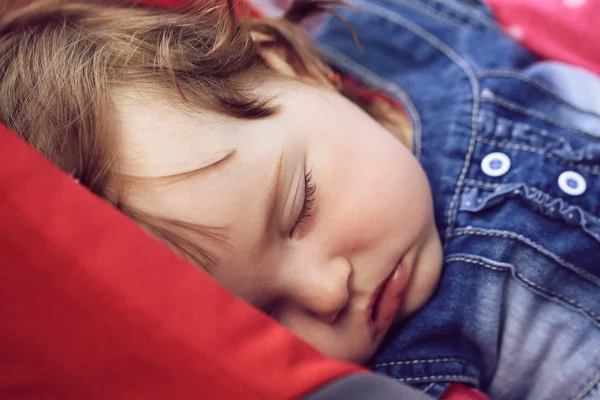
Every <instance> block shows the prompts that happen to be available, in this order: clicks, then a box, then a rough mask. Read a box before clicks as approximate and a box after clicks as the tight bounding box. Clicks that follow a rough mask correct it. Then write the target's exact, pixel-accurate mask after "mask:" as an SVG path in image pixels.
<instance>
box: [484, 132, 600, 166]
mask: <svg viewBox="0 0 600 400" xmlns="http://www.w3.org/2000/svg"><path fill="white" fill-rule="evenodd" d="M477 141H478V142H481V143H485V144H489V145H491V146H497V147H502V148H505V149H516V150H522V151H527V152H530V153H536V154H540V155H542V156H544V157H546V158H550V159H553V160H555V161H558V162H559V163H561V164H564V165H566V166H567V167H571V168H578V169H582V170H584V171H587V172H589V173H590V174H593V175H600V165H595V166H594V167H590V166H587V165H583V164H579V163H574V162H572V161H568V160H565V159H564V158H562V157H559V156H557V155H555V154H548V153H546V152H545V151H544V150H540V149H538V148H535V147H532V146H527V145H524V144H519V143H511V142H508V141H497V140H492V139H487V138H484V137H481V136H479V137H478V138H477Z"/></svg>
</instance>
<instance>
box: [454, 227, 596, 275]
mask: <svg viewBox="0 0 600 400" xmlns="http://www.w3.org/2000/svg"><path fill="white" fill-rule="evenodd" d="M463 235H481V236H495V237H503V238H506V239H514V240H518V241H520V242H522V243H524V244H526V245H528V246H530V247H532V248H533V249H535V250H537V251H539V252H540V253H542V254H544V255H545V256H547V257H550V258H551V259H553V260H554V261H555V262H557V263H559V264H560V265H561V266H563V267H565V268H567V269H569V270H571V271H573V272H574V273H575V274H577V275H579V276H581V277H582V278H584V279H585V280H587V281H589V282H591V283H593V284H595V285H597V286H600V278H598V277H596V276H594V275H592V274H590V273H589V272H587V271H585V270H582V269H581V268H579V267H576V266H575V265H573V264H571V263H569V262H568V261H566V260H563V259H562V258H561V257H559V256H558V255H556V254H554V253H553V252H551V251H550V250H548V249H546V248H545V247H543V246H541V245H540V244H538V243H536V242H534V241H532V240H531V239H528V238H526V237H524V236H522V235H518V234H515V233H512V232H507V231H495V230H493V231H482V230H479V229H473V228H470V229H458V230H456V231H455V233H453V236H463Z"/></svg>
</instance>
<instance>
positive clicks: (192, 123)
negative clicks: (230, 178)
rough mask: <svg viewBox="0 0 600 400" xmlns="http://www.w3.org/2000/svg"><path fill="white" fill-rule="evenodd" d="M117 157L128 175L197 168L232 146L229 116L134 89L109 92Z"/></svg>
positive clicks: (214, 160) (221, 156)
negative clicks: (115, 134)
mask: <svg viewBox="0 0 600 400" xmlns="http://www.w3.org/2000/svg"><path fill="white" fill-rule="evenodd" d="M113 98H114V107H115V109H114V112H115V114H116V122H117V134H118V136H119V159H120V164H121V168H123V169H124V171H123V172H124V173H126V174H128V175H141V176H162V175H169V174H178V173H181V172H183V171H184V170H190V169H197V168H201V167H202V166H203V165H206V164H211V163H214V162H216V161H217V159H220V158H223V157H224V156H225V155H226V154H227V153H229V152H230V151H231V150H232V149H234V148H235V147H236V143H235V140H234V139H235V138H234V137H233V136H234V133H235V132H236V131H237V128H236V126H237V123H236V121H235V119H234V118H232V117H228V116H225V115H221V114H219V113H216V112H213V111H210V110H207V109H200V108H198V107H191V106H186V105H184V104H182V103H181V102H176V101H171V100H168V99H166V96H165V95H158V94H156V93H151V92H150V93H148V92H146V91H140V90H127V91H124V90H122V91H120V92H118V93H116V94H115V95H114V97H113Z"/></svg>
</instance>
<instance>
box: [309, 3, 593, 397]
mask: <svg viewBox="0 0 600 400" xmlns="http://www.w3.org/2000/svg"><path fill="white" fill-rule="evenodd" d="M355 4H356V6H357V7H358V9H359V11H356V10H352V9H346V10H341V11H340V13H341V14H342V16H343V17H344V18H345V19H346V20H347V21H348V22H350V24H351V25H352V26H353V27H354V29H355V30H356V32H357V34H358V36H359V39H360V42H361V45H362V49H361V48H359V47H358V46H357V45H356V44H355V42H354V40H353V38H352V36H351V34H350V33H349V31H348V29H347V27H346V26H345V25H344V24H343V23H342V22H340V21H338V20H337V19H335V18H330V19H327V20H326V21H325V23H324V24H323V26H322V27H321V28H320V30H319V31H318V32H317V33H316V35H315V39H316V40H317V43H318V46H319V48H320V51H321V53H322V54H323V55H324V57H325V58H326V59H327V60H328V61H329V62H330V63H331V64H332V65H333V66H334V67H335V68H337V69H339V70H340V71H342V72H344V73H347V74H350V75H352V76H354V77H355V78H357V79H359V80H360V81H362V82H363V83H366V84H368V85H370V86H371V87H374V88H376V89H378V90H381V91H383V92H386V93H387V94H389V95H390V96H392V97H394V98H395V99H396V100H397V101H398V102H400V103H401V104H402V105H403V106H404V108H405V109H406V111H407V113H408V114H409V116H410V118H411V120H412V123H413V127H414V143H413V151H414V154H415V156H416V157H417V158H418V159H419V161H420V163H421V164H422V166H423V167H424V169H425V171H426V173H427V176H428V178H429V181H430V184H431V187H432V192H433V199H434V207H435V218H436V224H437V228H438V230H439V233H440V236H441V239H442V243H443V246H444V271H443V275H442V279H441V281H440V283H439V286H438V289H437V291H436V293H435V295H434V297H433V298H432V299H431V301H430V302H429V303H428V304H427V305H426V306H425V307H424V308H423V309H421V310H420V311H419V312H418V313H417V314H416V315H414V316H413V317H411V318H410V319H409V320H408V321H406V322H405V323H403V324H402V325H401V326H399V327H398V328H395V329H394V330H393V331H392V332H391V333H390V334H389V335H388V338H387V342H386V343H385V344H384V346H383V348H382V349H381V351H379V352H378V354H376V355H375V356H374V358H373V359H372V360H371V365H370V366H371V367H372V369H374V370H375V371H377V372H381V373H384V374H387V375H390V376H392V377H394V378H396V379H398V380H399V381H402V382H405V383H408V384H410V385H413V386H415V387H417V388H420V389H421V390H423V391H426V392H427V393H429V394H431V395H433V396H435V397H439V396H440V395H441V393H442V392H443V391H444V390H445V389H446V388H447V386H448V385H449V384H450V383H451V382H460V383H464V384H467V385H470V386H474V387H477V388H479V389H481V390H483V391H484V392H486V393H487V394H488V395H489V396H490V397H491V398H494V399H532V400H541V399H552V400H554V399H592V398H600V389H598V388H599V386H600V385H599V382H600V179H599V175H600V79H598V78H597V77H596V76H595V75H592V74H590V73H588V72H586V71H583V70H580V69H577V68H574V67H570V66H566V65H563V64H560V63H554V62H539V61H538V60H536V59H535V57H534V56H532V55H531V54H530V53H529V52H528V51H526V50H525V49H523V48H522V47H521V46H520V45H519V44H518V43H516V42H515V41H513V40H512V39H510V38H509V37H507V36H506V35H504V34H503V33H502V31H501V30H500V29H499V27H498V26H497V25H496V23H495V22H494V20H493V18H492V15H491V14H490V11H489V9H488V8H487V7H486V6H485V5H484V4H483V3H481V2H480V1H479V0H420V1H419V0H358V2H357V3H355ZM398 212H410V210H398Z"/></svg>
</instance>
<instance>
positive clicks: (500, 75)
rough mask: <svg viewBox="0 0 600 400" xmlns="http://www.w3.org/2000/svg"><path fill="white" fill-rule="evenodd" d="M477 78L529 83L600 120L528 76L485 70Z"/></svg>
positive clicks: (599, 116) (599, 115)
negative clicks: (514, 80) (507, 79)
mask: <svg viewBox="0 0 600 400" xmlns="http://www.w3.org/2000/svg"><path fill="white" fill-rule="evenodd" d="M477 77H478V78H512V79H517V80H520V81H521V82H525V83H529V84H530V85H532V86H534V87H535V88H536V89H538V90H539V91H540V92H543V93H545V94H547V95H549V96H552V97H554V98H555V99H556V100H558V101H560V102H561V103H563V104H565V105H567V106H569V107H571V108H573V109H574V110H576V111H579V112H581V113H583V114H588V115H592V116H595V117H598V118H600V113H597V112H595V111H592V110H585V109H583V108H581V107H579V106H577V105H575V104H573V103H571V102H570V101H567V100H565V99H564V98H563V97H562V96H561V95H559V94H558V93H556V92H555V91H554V90H553V89H552V88H550V87H549V86H548V85H545V84H543V83H541V82H539V81H536V80H535V79H532V78H530V77H528V76H525V75H523V74H520V73H518V72H516V71H509V70H487V71H478V72H477Z"/></svg>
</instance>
